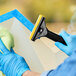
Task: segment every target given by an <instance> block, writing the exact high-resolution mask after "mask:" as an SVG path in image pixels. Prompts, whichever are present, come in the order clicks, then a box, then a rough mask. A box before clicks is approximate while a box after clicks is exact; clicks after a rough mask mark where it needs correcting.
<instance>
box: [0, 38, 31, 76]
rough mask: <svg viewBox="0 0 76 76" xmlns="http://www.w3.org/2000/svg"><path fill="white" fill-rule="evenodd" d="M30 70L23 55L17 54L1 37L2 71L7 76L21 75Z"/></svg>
mask: <svg viewBox="0 0 76 76" xmlns="http://www.w3.org/2000/svg"><path fill="white" fill-rule="evenodd" d="M27 70H30V69H29V67H28V65H27V63H26V61H25V60H24V58H23V57H21V56H19V55H17V54H16V53H15V52H14V51H13V49H11V51H9V50H8V49H7V48H6V47H5V46H4V44H3V43H2V40H1V39H0V71H2V72H3V73H4V74H5V75H6V76H21V75H22V74H23V73H24V72H25V71H27Z"/></svg>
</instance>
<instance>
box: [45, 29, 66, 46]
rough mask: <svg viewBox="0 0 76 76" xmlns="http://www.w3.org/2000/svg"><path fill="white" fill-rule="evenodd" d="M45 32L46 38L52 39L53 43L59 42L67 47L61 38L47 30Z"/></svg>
mask: <svg viewBox="0 0 76 76" xmlns="http://www.w3.org/2000/svg"><path fill="white" fill-rule="evenodd" d="M47 32H48V33H47V35H46V37H47V38H49V39H52V40H53V41H55V42H61V43H63V44H65V45H67V44H66V42H65V41H64V39H63V38H62V37H61V36H59V35H57V34H55V33H53V32H51V31H49V30H47Z"/></svg>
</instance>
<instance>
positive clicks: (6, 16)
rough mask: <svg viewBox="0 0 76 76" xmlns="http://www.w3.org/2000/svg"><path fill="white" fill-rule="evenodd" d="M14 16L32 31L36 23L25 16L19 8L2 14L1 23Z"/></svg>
mask: <svg viewBox="0 0 76 76" xmlns="http://www.w3.org/2000/svg"><path fill="white" fill-rule="evenodd" d="M13 17H15V18H17V19H18V20H19V21H20V22H21V23H22V24H23V25H24V26H25V27H26V28H27V29H28V30H30V31H31V32H32V30H33V28H34V25H33V24H32V23H31V22H30V21H29V20H28V19H27V18H25V17H24V16H23V15H22V14H21V13H20V12H19V11H18V10H17V9H15V10H13V11H10V12H8V13H6V14H3V15H1V16H0V23H2V22H4V21H6V20H9V19H11V18H13Z"/></svg>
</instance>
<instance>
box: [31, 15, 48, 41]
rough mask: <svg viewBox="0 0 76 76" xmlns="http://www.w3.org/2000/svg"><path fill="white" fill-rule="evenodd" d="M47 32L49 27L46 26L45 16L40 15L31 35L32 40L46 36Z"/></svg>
mask: <svg viewBox="0 0 76 76" xmlns="http://www.w3.org/2000/svg"><path fill="white" fill-rule="evenodd" d="M46 34H47V28H46V26H45V17H43V16H42V15H39V17H38V20H37V21H36V24H35V26H34V28H33V30H32V33H31V35H30V40H32V41H35V40H36V39H38V38H40V37H44V36H45V35H46Z"/></svg>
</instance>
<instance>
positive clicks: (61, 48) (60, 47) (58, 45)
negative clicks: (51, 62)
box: [55, 42, 66, 52]
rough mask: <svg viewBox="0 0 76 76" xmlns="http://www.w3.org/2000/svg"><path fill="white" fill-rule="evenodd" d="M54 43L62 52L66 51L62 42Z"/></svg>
mask: <svg viewBox="0 0 76 76" xmlns="http://www.w3.org/2000/svg"><path fill="white" fill-rule="evenodd" d="M55 45H56V46H57V47H58V48H59V49H60V50H61V51H63V52H66V50H65V47H66V46H65V45H64V44H62V43H60V42H55Z"/></svg>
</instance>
